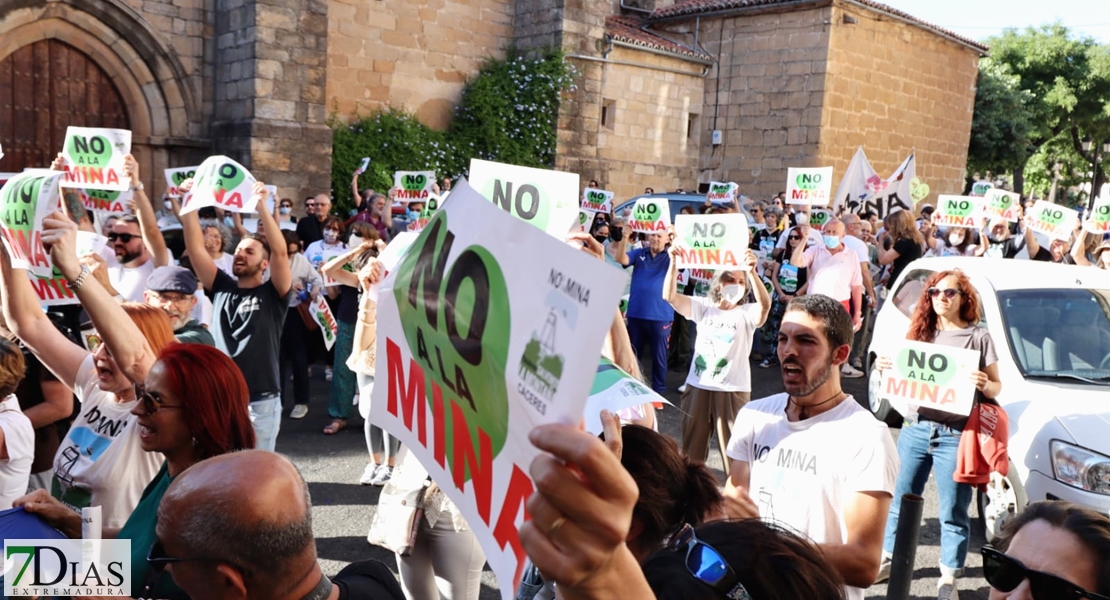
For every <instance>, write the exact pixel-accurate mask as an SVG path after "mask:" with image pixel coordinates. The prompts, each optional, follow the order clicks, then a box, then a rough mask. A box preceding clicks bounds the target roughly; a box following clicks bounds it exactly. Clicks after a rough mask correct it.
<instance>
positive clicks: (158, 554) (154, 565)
mask: <svg viewBox="0 0 1110 600" xmlns="http://www.w3.org/2000/svg"><path fill="white" fill-rule="evenodd" d="M146 562H147V564H149V565H150V568H151V569H153V570H154V571H156V572H161V571H163V570H164V569H165V568H166V565H172V564H176V563H183V562H217V563H225V564H228V565H231V566H232V567H235V568H236V569H237V570H239V571H240V572H242V573H243V574H244V575H247V576H248V577H249V576H251V575H252V574H253V573H252V572H251V571H250V570H249V569H244V568H243V567H240V566H239V565H237V564H235V563H233V562H230V561H226V560H220V559H218V558H177V557H175V556H167V555H166V547H165V546H163V545H162V541H161V540H156V541H155V542H154V545H153V546H151V547H150V550H149V551H148V552H147V553H146Z"/></svg>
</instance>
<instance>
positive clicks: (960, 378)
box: [879, 340, 979, 416]
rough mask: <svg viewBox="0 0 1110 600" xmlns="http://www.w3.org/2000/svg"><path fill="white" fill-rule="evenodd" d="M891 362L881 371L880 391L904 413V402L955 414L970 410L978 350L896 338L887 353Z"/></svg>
mask: <svg viewBox="0 0 1110 600" xmlns="http://www.w3.org/2000/svg"><path fill="white" fill-rule="evenodd" d="M891 360H892V361H893V362H894V366H893V367H892V368H890V369H887V370H885V371H883V372H882V384H881V387H880V392H879V393H880V395H881V396H882V397H883V398H886V399H887V401H889V402H890V403H891V406H893V407H894V408H895V409H896V410H898V411H899V412H901V413H902V414H906V408H907V407H908V406H911V405H912V406H923V407H925V408H933V409H937V410H943V411H945V412H950V413H953V414H957V415H965V416H966V415H969V414H971V407H972V405H973V403H974V401H975V384H974V383H972V381H971V374H972V373H973V372H975V371H978V370H979V352H978V351H977V350H968V349H965V348H953V347H952V346H944V345H940V344H929V343H925V342H914V341H910V340H905V341H902V342H900V344H899V346H898V349H897V351H896V354H895V355H894V356H892V357H891Z"/></svg>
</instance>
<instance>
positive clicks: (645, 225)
mask: <svg viewBox="0 0 1110 600" xmlns="http://www.w3.org/2000/svg"><path fill="white" fill-rule="evenodd" d="M670 224H671V205H670V202H668V201H667V199H666V198H640V199H639V200H637V201H636V204H635V205H633V207H632V214H631V215H629V216H628V228H629V229H631V230H632V231H638V232H640V233H666V232H667V227H669V226H670Z"/></svg>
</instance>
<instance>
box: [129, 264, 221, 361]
mask: <svg viewBox="0 0 1110 600" xmlns="http://www.w3.org/2000/svg"><path fill="white" fill-rule="evenodd" d="M198 285H199V284H198V283H197V276H196V275H193V272H192V271H190V270H189V269H186V268H183V267H174V266H166V267H158V268H157V269H154V272H152V273H151V274H150V277H149V278H148V279H147V281H146V291H145V292H143V297H144V298H146V303H147V304H149V305H151V306H157V307H158V308H160V309H162V310H164V311H166V314H167V315H169V316H170V324H171V325H172V326H173V334H174V336H176V337H177V341H179V342H181V343H183V344H207V345H209V346H215V345H216V340H215V339H214V338H213V337H212V334H211V333H209V332H208V329H206V328H205V327H204V326H203V325H201V324H200V323H199V322H198V321H197V320H196V319H194V318H193V317H192V313H193V307H194V306H196V304H197V296H196V293H197V286H198Z"/></svg>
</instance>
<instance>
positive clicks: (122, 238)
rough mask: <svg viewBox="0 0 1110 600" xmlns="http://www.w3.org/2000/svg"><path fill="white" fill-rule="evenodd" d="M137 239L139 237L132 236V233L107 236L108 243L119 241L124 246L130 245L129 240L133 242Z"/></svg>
mask: <svg viewBox="0 0 1110 600" xmlns="http://www.w3.org/2000/svg"><path fill="white" fill-rule="evenodd" d="M137 237H139V236H138V235H136V234H134V233H109V234H108V241H109V242H114V241H116V240H119V241H121V242H123V243H125V244H129V243H131V240H133V239H135V238H137Z"/></svg>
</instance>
